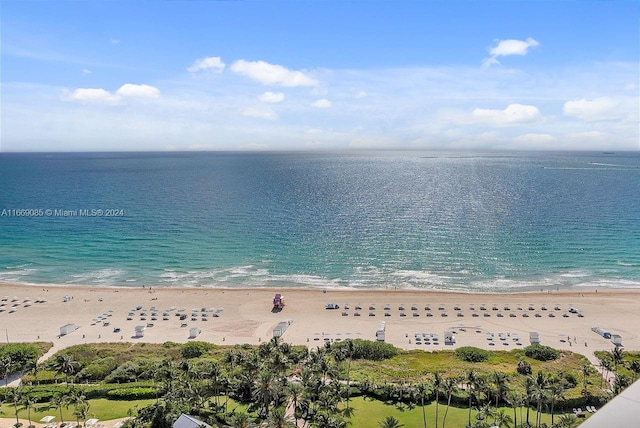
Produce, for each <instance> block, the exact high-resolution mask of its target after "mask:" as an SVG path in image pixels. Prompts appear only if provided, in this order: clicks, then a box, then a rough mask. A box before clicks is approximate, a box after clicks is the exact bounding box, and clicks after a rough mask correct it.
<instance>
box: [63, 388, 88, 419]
mask: <svg viewBox="0 0 640 428" xmlns="http://www.w3.org/2000/svg"><path fill="white" fill-rule="evenodd" d="M67 402H68V403H69V404H73V413H74V415H75V417H76V423H78V424H79V423H80V418H82V419H83V420H84V419H86V416H87V414H88V413H89V407H90V406H89V402H88V401H87V397H85V395H84V394H83V393H82V391H81V390H79V389H74V390H71V391H69V398H68V401H67Z"/></svg>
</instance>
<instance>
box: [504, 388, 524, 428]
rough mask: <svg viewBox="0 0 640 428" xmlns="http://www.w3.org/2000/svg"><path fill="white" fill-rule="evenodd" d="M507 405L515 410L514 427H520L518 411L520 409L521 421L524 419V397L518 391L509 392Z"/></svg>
mask: <svg viewBox="0 0 640 428" xmlns="http://www.w3.org/2000/svg"><path fill="white" fill-rule="evenodd" d="M506 400H507V403H509V405H510V406H511V407H512V408H513V425H514V426H516V427H517V426H518V414H517V412H516V410H517V409H518V407H520V419H522V407H521V406H522V405H523V404H524V397H523V396H522V394H520V393H519V392H518V391H515V390H511V391H509V392H507V396H506Z"/></svg>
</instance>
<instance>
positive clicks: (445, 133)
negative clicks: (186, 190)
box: [0, 0, 640, 151]
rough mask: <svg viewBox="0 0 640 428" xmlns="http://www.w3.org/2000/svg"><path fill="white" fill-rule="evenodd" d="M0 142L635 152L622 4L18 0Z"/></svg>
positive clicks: (628, 5)
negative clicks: (24, 0)
mask: <svg viewBox="0 0 640 428" xmlns="http://www.w3.org/2000/svg"><path fill="white" fill-rule="evenodd" d="M0 13H1V19H2V41H1V43H2V45H1V48H2V50H1V60H2V76H1V82H2V131H1V137H2V140H1V142H0V150H2V151H93V150H280V149H284V150H291V149H294V150H304V149H348V148H357V149H376V148H379V149H464V150H469V149H480V150H485V149H517V150H535V149H542V150H547V149H563V150H638V149H640V143H639V140H640V136H639V126H640V125H639V123H640V120H639V113H638V105H639V102H640V97H639V93H640V90H639V83H640V81H639V78H640V77H639V76H640V73H639V60H640V26H639V22H640V4H639V3H638V2H635V1H624V0H622V1H580V2H578V1H553V2H550V1H529V2H524V1H498V0H496V1H461V0H453V1H417V0H415V1H391V0H388V1H385V0H377V1H372V0H356V1H349V2H347V1H324V0H316V1H304V0H303V1H293V0H289V1H270V0H262V1H198V2H194V1H100V0H97V1H55V2H54V1H37V0H36V1H26V2H23V1H14V0H4V1H3V2H2V4H1V5H0Z"/></svg>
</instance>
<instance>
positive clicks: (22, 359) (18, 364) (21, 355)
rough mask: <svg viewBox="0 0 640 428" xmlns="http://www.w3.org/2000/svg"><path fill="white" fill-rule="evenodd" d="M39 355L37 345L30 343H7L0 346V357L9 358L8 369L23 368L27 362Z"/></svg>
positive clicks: (16, 369) (17, 369)
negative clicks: (9, 364) (9, 365)
mask: <svg viewBox="0 0 640 428" xmlns="http://www.w3.org/2000/svg"><path fill="white" fill-rule="evenodd" d="M39 356H40V351H39V349H38V347H37V346H36V345H34V344H31V343H7V344H6V345H1V346H0V359H3V358H5V357H9V358H10V359H11V368H10V371H11V372H13V371H19V370H22V369H24V368H25V367H26V366H27V365H28V364H29V362H31V361H34V360H35V359H37V358H38V357H39Z"/></svg>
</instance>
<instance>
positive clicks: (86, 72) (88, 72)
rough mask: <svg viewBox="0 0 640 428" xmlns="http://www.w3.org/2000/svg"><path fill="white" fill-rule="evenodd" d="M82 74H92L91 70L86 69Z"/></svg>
mask: <svg viewBox="0 0 640 428" xmlns="http://www.w3.org/2000/svg"><path fill="white" fill-rule="evenodd" d="M82 74H91V70H89V69H88V68H85V69H83V70H82Z"/></svg>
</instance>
